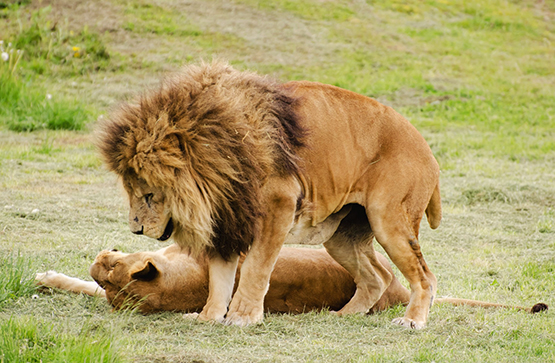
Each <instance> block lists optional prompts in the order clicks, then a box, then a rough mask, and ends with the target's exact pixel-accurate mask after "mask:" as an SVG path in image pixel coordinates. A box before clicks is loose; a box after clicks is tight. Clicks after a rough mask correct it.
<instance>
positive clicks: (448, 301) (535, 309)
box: [435, 297, 548, 314]
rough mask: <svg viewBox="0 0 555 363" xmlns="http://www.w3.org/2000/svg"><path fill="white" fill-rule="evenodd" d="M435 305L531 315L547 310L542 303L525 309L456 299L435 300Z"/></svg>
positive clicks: (545, 305)
mask: <svg viewBox="0 0 555 363" xmlns="http://www.w3.org/2000/svg"><path fill="white" fill-rule="evenodd" d="M435 303H437V304H442V303H444V304H451V305H455V306H460V305H468V306H478V307H483V308H507V309H517V310H523V311H526V312H528V313H532V314H535V313H539V312H540V311H546V310H547V309H548V306H547V304H544V303H538V304H535V305H534V306H532V307H530V308H526V307H523V306H512V305H503V304H496V303H490V302H486V301H478V300H468V299H457V298H451V297H445V298H438V299H435Z"/></svg>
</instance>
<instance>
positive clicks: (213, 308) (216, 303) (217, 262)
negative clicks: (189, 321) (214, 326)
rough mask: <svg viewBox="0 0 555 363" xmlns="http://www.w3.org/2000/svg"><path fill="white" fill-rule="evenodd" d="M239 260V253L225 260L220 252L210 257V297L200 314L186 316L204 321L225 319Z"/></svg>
mask: <svg viewBox="0 0 555 363" xmlns="http://www.w3.org/2000/svg"><path fill="white" fill-rule="evenodd" d="M238 262H239V255H235V256H232V257H231V259H230V261H226V260H224V259H223V258H222V257H221V256H220V255H218V254H215V255H214V256H212V257H211V258H210V260H209V265H208V279H209V281H208V299H207V300H206V304H205V305H204V308H203V309H202V312H201V313H200V314H198V316H196V315H186V317H190V318H197V319H198V320H202V321H216V322H218V323H221V322H223V321H224V316H225V314H226V312H227V306H228V304H229V301H230V300H231V294H232V293H233V284H234V283H235V272H236V271H237V263H238Z"/></svg>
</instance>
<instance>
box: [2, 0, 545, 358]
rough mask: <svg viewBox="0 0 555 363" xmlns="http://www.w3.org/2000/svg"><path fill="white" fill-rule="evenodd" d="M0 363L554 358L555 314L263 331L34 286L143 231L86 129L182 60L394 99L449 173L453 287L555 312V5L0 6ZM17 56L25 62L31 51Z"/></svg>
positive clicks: (283, 325)
mask: <svg viewBox="0 0 555 363" xmlns="http://www.w3.org/2000/svg"><path fill="white" fill-rule="evenodd" d="M0 38H1V39H0V40H2V41H3V43H2V52H4V53H6V54H7V55H8V59H7V60H6V61H4V60H3V59H2V60H0V362H39V361H41V360H42V361H43V362H47V361H48V362H67V361H75V362H220V361H225V362H274V361H275V362H326V361H334V362H382V361H383V362H469V361H473V362H549V361H555V315H554V314H553V312H552V311H548V312H547V313H542V314H538V315H533V316H532V315H528V314H526V313H523V312H519V311H516V310H496V309H487V310H486V309H478V308H469V307H452V306H445V305H438V306H434V307H433V309H432V311H431V314H430V318H429V323H428V326H427V328H426V329H424V330H421V331H409V330H406V329H403V328H401V327H398V326H395V325H393V324H391V320H392V319H393V318H395V317H397V316H400V315H402V314H403V312H404V308H403V307H396V308H393V309H391V310H390V311H387V312H384V313H380V314H377V315H372V316H349V317H335V316H332V315H330V314H328V313H326V312H323V313H310V314H305V315H296V316H294V315H268V316H266V317H265V321H264V323H263V324H261V325H257V326H252V327H247V328H236V327H224V326H220V325H212V324H202V323H197V322H191V321H188V320H185V319H183V317H182V316H181V315H180V314H172V313H164V314H157V315H151V316H142V315H139V314H136V313H132V312H126V313H112V312H111V311H110V308H109V306H107V304H106V303H105V302H104V301H102V300H99V299H95V298H91V297H86V296H77V295H72V294H69V293H63V292H59V291H47V292H46V293H39V292H37V291H36V290H35V289H34V287H33V286H32V278H33V276H34V273H35V272H39V271H45V270H47V269H53V270H57V271H59V272H63V273H66V274H68V275H72V276H77V277H81V278H87V277H88V266H89V265H90V264H91V263H92V261H93V259H94V257H95V256H96V254H97V252H98V251H100V250H101V249H104V248H118V249H120V250H122V251H125V252H134V251H139V250H147V249H157V248H159V247H160V246H161V244H160V243H158V242H156V241H154V240H150V239H148V238H146V237H142V238H141V237H139V236H134V235H132V234H131V233H129V229H128V226H127V207H126V202H125V198H124V197H123V195H122V193H121V191H120V190H119V189H118V186H117V181H116V179H115V177H114V176H113V175H111V174H109V173H108V172H107V171H106V170H105V168H104V167H103V165H102V164H101V162H100V160H99V158H98V155H97V154H96V152H95V149H94V147H93V146H92V143H91V130H92V129H93V128H94V124H95V120H96V119H97V118H98V117H105V115H106V114H107V113H108V112H109V110H110V107H111V106H112V105H114V104H116V103H117V102H119V101H121V100H126V99H129V98H130V97H131V96H132V95H134V94H136V93H138V92H140V91H141V90H144V89H145V88H146V87H149V86H152V85H156V84H157V82H158V81H159V80H160V78H161V77H163V75H164V74H167V73H168V72H172V71H175V70H177V69H178V68H179V67H180V66H181V65H183V64H186V63H191V62H198V61H199V60H200V59H205V60H210V59H212V58H213V57H217V58H223V59H227V60H229V61H230V62H231V63H232V64H233V65H234V66H235V67H237V68H239V69H251V70H256V71H258V72H260V73H265V74H266V73H267V74H271V75H273V76H274V77H276V78H279V79H281V80H289V79H308V80H313V81H320V82H324V83H330V84H334V85H338V86H340V87H344V88H347V89H350V90H353V91H356V92H360V93H362V94H365V95H368V96H370V97H373V98H376V99H378V100H380V101H381V102H383V103H386V104H388V105H391V106H393V107H394V108H395V109H397V110H398V111H399V112H401V113H402V114H404V115H405V116H406V117H407V118H408V119H409V120H410V121H411V122H412V123H413V124H414V125H415V126H416V127H417V128H418V129H419V130H420V131H421V132H422V134H423V135H424V136H425V138H426V139H427V140H428V142H429V144H430V145H431V147H432V149H433V151H434V154H435V155H436V157H437V159H438V161H439V163H440V166H441V169H442V174H441V185H442V197H443V208H444V219H443V222H442V225H441V226H440V228H439V229H438V230H435V231H432V230H430V229H429V227H427V225H426V222H423V224H424V225H423V227H422V233H421V238H420V240H421V244H422V249H423V253H424V256H425V258H426V260H427V262H428V264H429V265H430V267H431V269H432V271H433V272H434V273H435V274H436V276H437V277H438V284H439V295H446V296H454V297H464V298H472V299H481V300H488V301H494V302H503V303H507V304H515V305H517V304H518V305H524V306H531V305H533V304H535V303H537V302H540V301H541V302H545V303H547V304H548V305H550V306H555V63H554V62H553V60H554V59H555V3H554V2H552V1H541V0H466V1H465V0H423V1H421V0H404V1H398V0H391V1H385V0H373V1H372V0H368V1H354V0H352V1H349V0H337V1H321V0H309V1H294V0H259V1H256V0H236V1H232V2H229V1H221V0H210V1H200V0H189V1H186V2H185V1H177V0H167V1H162V0H158V1H156V0H154V1H146V0H128V1H122V0H97V1H89V2H87V1H72V0H58V1H47V0H44V1H21V2H19V3H14V1H11V0H0ZM18 51H19V52H18Z"/></svg>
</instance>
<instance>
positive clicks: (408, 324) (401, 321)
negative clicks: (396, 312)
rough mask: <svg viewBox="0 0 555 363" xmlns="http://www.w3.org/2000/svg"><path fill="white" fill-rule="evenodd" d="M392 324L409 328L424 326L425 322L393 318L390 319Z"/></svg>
mask: <svg viewBox="0 0 555 363" xmlns="http://www.w3.org/2000/svg"><path fill="white" fill-rule="evenodd" d="M392 323H393V324H397V325H401V326H404V327H405V328H409V329H422V328H424V327H425V326H426V322H422V321H416V320H412V319H409V318H405V317H402V318H395V319H393V321H392Z"/></svg>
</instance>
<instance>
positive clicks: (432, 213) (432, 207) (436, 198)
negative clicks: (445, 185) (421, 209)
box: [426, 183, 441, 229]
mask: <svg viewBox="0 0 555 363" xmlns="http://www.w3.org/2000/svg"><path fill="white" fill-rule="evenodd" d="M426 217H427V218H428V224H429V225H430V227H431V228H432V229H436V228H437V227H439V224H440V223H441V195H440V194H439V183H437V184H436V187H435V189H434V192H433V193H432V198H430V201H429V202H428V206H427V207H426Z"/></svg>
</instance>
